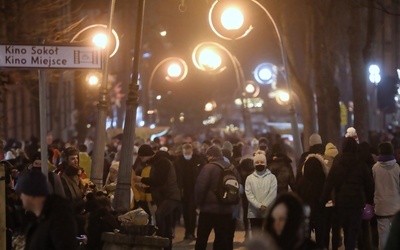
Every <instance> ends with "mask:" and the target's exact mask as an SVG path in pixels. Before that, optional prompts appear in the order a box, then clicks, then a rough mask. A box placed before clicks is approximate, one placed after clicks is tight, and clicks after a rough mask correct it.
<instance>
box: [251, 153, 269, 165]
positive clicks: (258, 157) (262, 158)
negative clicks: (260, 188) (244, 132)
mask: <svg viewBox="0 0 400 250" xmlns="http://www.w3.org/2000/svg"><path fill="white" fill-rule="evenodd" d="M258 161H262V162H264V166H266V165H267V158H266V157H265V155H264V154H256V155H254V158H253V163H254V166H255V165H256V162H258Z"/></svg>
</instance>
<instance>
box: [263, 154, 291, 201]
mask: <svg viewBox="0 0 400 250" xmlns="http://www.w3.org/2000/svg"><path fill="white" fill-rule="evenodd" d="M291 162H292V160H291V159H290V158H289V157H288V156H287V155H285V154H283V153H275V154H272V155H271V156H269V157H268V159H267V163H268V165H267V167H268V169H269V170H271V173H272V174H273V175H275V177H276V179H277V181H278V190H277V193H278V195H279V194H280V193H282V192H287V191H288V190H289V188H288V186H290V189H292V190H293V191H295V189H296V188H295V184H296V183H295V182H296V181H295V178H294V174H293V169H292V165H291Z"/></svg>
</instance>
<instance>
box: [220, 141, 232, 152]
mask: <svg viewBox="0 0 400 250" xmlns="http://www.w3.org/2000/svg"><path fill="white" fill-rule="evenodd" d="M222 149H226V150H229V151H232V150H233V146H232V143H231V142H230V141H224V144H222Z"/></svg>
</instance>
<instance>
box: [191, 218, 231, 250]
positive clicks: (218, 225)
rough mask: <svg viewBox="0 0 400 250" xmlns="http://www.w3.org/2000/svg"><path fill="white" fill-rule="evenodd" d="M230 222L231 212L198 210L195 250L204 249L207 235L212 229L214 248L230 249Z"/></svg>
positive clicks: (219, 249) (218, 249)
mask: <svg viewBox="0 0 400 250" xmlns="http://www.w3.org/2000/svg"><path fill="white" fill-rule="evenodd" d="M231 224H232V214H213V213H205V212H200V215H199V225H198V227H197V240H196V245H195V250H206V248H207V241H208V237H209V236H210V233H211V230H212V229H214V232H215V240H214V244H213V249H214V250H232V249H231V248H230V245H232V244H229V241H230V240H231V239H230V237H229V235H230V233H229V231H230V226H231Z"/></svg>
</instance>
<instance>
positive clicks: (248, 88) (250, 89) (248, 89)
mask: <svg viewBox="0 0 400 250" xmlns="http://www.w3.org/2000/svg"><path fill="white" fill-rule="evenodd" d="M254 91H256V87H255V86H254V85H253V84H251V83H249V84H247V85H246V92H247V93H249V94H251V93H254Z"/></svg>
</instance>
